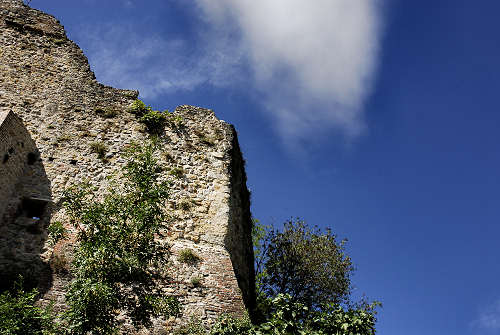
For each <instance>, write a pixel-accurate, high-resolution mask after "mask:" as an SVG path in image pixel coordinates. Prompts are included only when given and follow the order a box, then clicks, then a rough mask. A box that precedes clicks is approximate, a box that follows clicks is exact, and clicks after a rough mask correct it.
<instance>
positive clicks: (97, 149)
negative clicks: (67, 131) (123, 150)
mask: <svg viewBox="0 0 500 335" xmlns="http://www.w3.org/2000/svg"><path fill="white" fill-rule="evenodd" d="M90 149H91V150H92V152H94V153H96V154H97V158H99V159H104V157H105V156H106V153H107V152H108V147H107V146H106V144H104V143H101V142H92V143H90Z"/></svg>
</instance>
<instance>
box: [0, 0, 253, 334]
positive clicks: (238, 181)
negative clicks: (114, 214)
mask: <svg viewBox="0 0 500 335" xmlns="http://www.w3.org/2000/svg"><path fill="white" fill-rule="evenodd" d="M0 74H1V75H0V182H1V183H2V185H1V186H0V229H1V230H2V231H1V232H0V267H1V266H2V264H3V265H4V266H5V265H6V264H8V263H12V262H17V263H18V264H28V265H27V266H29V264H38V265H37V266H38V268H36V270H37V271H38V272H39V273H43V274H45V275H44V276H40V277H39V278H40V281H41V283H39V286H41V287H42V286H43V285H45V289H44V290H43V291H44V292H45V294H44V297H43V299H44V300H45V301H48V300H51V301H55V302H56V307H58V308H64V290H65V285H66V284H67V282H68V281H69V280H70V277H69V276H68V275H67V274H66V273H64V271H60V269H55V268H54V266H53V264H52V262H53V260H54V258H55V257H60V258H66V259H67V260H68V261H69V259H70V258H71V242H64V243H59V244H58V245H56V246H54V247H53V246H50V245H48V243H46V239H47V232H46V227H47V226H48V224H49V222H50V221H54V220H58V221H62V222H64V223H65V224H66V226H67V228H70V227H69V226H68V223H67V220H66V218H65V215H64V211H63V210H62V209H61V208H60V199H61V194H62V191H63V190H64V189H65V188H67V187H70V186H72V185H74V184H76V183H79V182H83V181H90V182H91V183H92V184H94V185H95V186H97V187H98V188H99V189H100V190H101V191H104V190H105V189H106V188H107V187H108V181H107V179H106V177H107V176H109V175H112V174H116V173H119V171H120V170H121V167H122V166H123V164H124V159H123V157H122V153H123V151H124V150H125V149H126V148H127V146H128V145H130V143H132V142H139V143H140V142H143V141H145V140H146V139H147V137H148V134H147V133H146V132H145V129H144V127H143V126H142V125H141V124H140V123H138V122H137V120H136V119H135V117H134V115H132V114H130V113H128V112H127V108H128V107H129V105H130V104H131V103H132V102H133V101H134V100H135V99H136V98H137V95H138V92H137V91H131V90H119V89H114V88H111V87H107V86H104V85H102V84H100V83H98V82H97V81H96V80H95V76H94V74H93V73H92V71H91V70H90V67H89V64H88V61H87V58H86V57H85V56H84V54H83V52H82V51H81V50H80V49H79V48H78V46H77V45H76V44H75V43H73V42H72V41H70V40H68V39H67V38H66V35H65V32H64V28H63V27H62V26H61V25H60V24H59V22H58V21H57V20H56V19H55V18H53V17H52V16H50V15H47V14H44V13H42V12H40V11H37V10H34V9H31V8H29V7H27V6H25V5H23V4H22V1H17V0H1V1H0ZM174 113H175V114H177V115H180V116H181V117H182V119H183V124H184V127H183V128H182V129H178V128H175V127H173V128H168V127H167V129H166V130H165V133H164V134H162V136H161V139H160V141H161V146H162V154H161V155H160V156H159V158H160V161H161V165H162V166H163V167H164V168H165V170H166V171H168V170H169V169H172V168H180V169H182V170H183V172H184V173H183V176H182V177H180V178H175V177H173V176H171V175H169V174H168V173H165V175H164V177H165V178H169V179H170V180H171V181H172V193H171V200H170V201H169V203H168V204H167V206H168V208H169V209H170V212H171V214H172V216H173V217H174V218H175V219H174V222H173V226H172V228H171V230H170V232H169V235H170V239H169V241H168V242H169V243H170V244H171V245H172V252H173V256H172V257H171V263H172V270H171V271H170V276H171V278H172V280H167V279H165V281H164V282H162V283H161V285H162V290H163V291H164V292H165V293H168V294H174V295H176V296H178V297H179V299H180V300H181V301H182V303H183V305H184V312H185V316H184V317H185V318H189V315H197V316H199V317H201V318H202V319H204V320H213V319H214V318H215V317H216V316H217V315H218V314H219V313H221V312H231V313H236V314H241V313H242V312H243V310H244V302H245V303H246V304H247V306H248V307H250V308H251V307H252V306H253V303H254V299H255V297H254V287H253V253H252V244H251V235H250V230H251V220H250V210H249V194H248V191H247V188H246V176H245V171H244V162H243V159H242V156H241V152H240V149H239V145H238V141H237V137H236V132H235V130H234V128H233V127H232V126H231V125H229V124H227V123H225V122H223V121H220V120H218V119H217V118H216V116H215V114H214V113H213V112H212V111H211V110H208V109H203V108H198V107H192V106H180V107H178V108H177V109H176V111H175V112H174ZM18 142H24V143H25V147H24V148H20V144H17V143H18ZM93 142H97V143H101V144H103V145H105V146H106V148H107V152H106V156H105V159H99V158H98V157H97V154H96V153H93V152H92V149H91V146H90V144H91V143H93ZM11 147H15V155H14V154H9V150H10V148H11ZM29 153H34V154H35V155H36V161H35V162H34V163H33V164H28V154H29ZM4 154H8V155H10V156H9V158H8V161H7V162H6V164H3V165H2V159H3V158H4ZM7 163H8V164H7ZM30 163H32V162H31V161H30ZM23 199H35V201H37V199H38V200H43V201H46V202H47V206H46V208H45V209H44V213H43V215H42V217H40V218H38V217H37V218H35V219H33V217H31V218H30V217H28V216H27V215H26V213H25V212H26V210H25V209H23V208H22V206H23V203H22V202H23ZM26 206H27V205H26ZM23 211H24V212H23ZM23 213H24V214H23ZM70 241H71V240H70ZM186 248H189V249H193V250H194V251H195V252H196V253H197V254H198V255H199V256H200V258H201V262H199V263H198V264H197V265H186V264H181V263H179V262H178V261H177V258H176V253H177V252H178V251H179V250H183V249H186ZM22 262H25V263H22ZM23 266H24V265H23ZM47 269H48V270H47ZM0 271H1V269H0ZM47 271H48V272H47ZM0 273H3V272H0ZM47 273H48V274H47ZM195 277H196V278H198V279H199V282H200V285H197V286H195V285H193V284H192V282H193V278H195ZM5 278H6V277H5V276H4V279H5ZM165 323H167V320H162V319H159V320H156V321H155V332H159V331H161V330H162V329H165ZM125 328H126V327H125Z"/></svg>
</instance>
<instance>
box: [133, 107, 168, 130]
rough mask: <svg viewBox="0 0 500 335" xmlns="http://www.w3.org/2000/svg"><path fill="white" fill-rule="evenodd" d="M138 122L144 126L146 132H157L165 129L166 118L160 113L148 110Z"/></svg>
mask: <svg viewBox="0 0 500 335" xmlns="http://www.w3.org/2000/svg"><path fill="white" fill-rule="evenodd" d="M139 122H141V123H143V124H145V125H146V128H147V129H148V131H150V132H159V131H161V130H163V128H164V127H165V124H166V123H167V117H166V116H165V114H164V113H162V112H160V111H154V110H150V111H148V112H147V113H145V114H144V115H143V116H142V117H141V118H140V119H139Z"/></svg>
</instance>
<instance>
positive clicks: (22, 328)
mask: <svg viewBox="0 0 500 335" xmlns="http://www.w3.org/2000/svg"><path fill="white" fill-rule="evenodd" d="M37 296H38V291H37V290H36V289H33V290H31V291H29V292H26V291H25V290H24V289H23V287H22V279H21V280H18V281H17V282H16V283H15V285H14V289H13V292H9V291H5V292H3V293H2V294H0V334H5V335H51V334H58V331H57V325H56V323H55V322H54V316H53V314H52V311H51V309H50V308H42V307H38V306H35V301H36V298H37Z"/></svg>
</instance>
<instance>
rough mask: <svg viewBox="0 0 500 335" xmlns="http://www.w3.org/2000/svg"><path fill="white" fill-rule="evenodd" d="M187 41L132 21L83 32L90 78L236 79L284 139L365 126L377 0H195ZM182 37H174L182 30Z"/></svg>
mask: <svg viewBox="0 0 500 335" xmlns="http://www.w3.org/2000/svg"><path fill="white" fill-rule="evenodd" d="M196 3H197V7H196V9H194V10H193V11H192V13H193V15H198V16H199V17H200V18H202V22H201V23H200V24H199V27H198V28H199V34H198V36H197V40H196V41H192V40H190V39H187V38H186V39H177V40H169V39H168V38H167V37H163V36H158V35H156V36H155V35H153V36H146V37H145V36H138V35H137V33H136V32H135V31H134V30H133V27H130V28H127V27H124V26H119V27H118V26H114V27H104V28H103V29H101V30H99V31H93V32H90V33H88V34H87V35H88V36H87V37H86V38H87V39H90V40H91V41H92V43H90V50H89V51H88V55H89V60H90V62H91V64H92V67H93V69H94V71H95V72H96V75H97V77H98V79H99V80H101V81H103V82H105V83H107V84H111V85H113V86H118V87H125V88H138V89H139V90H140V92H141V95H142V96H143V97H145V98H152V97H155V96H158V95H161V94H164V93H172V92H174V91H176V90H192V89H196V88H197V87H199V85H202V84H209V85H213V86H217V87H242V86H243V85H238V84H242V83H244V84H245V85H244V86H245V89H246V90H248V91H251V92H253V93H255V95H256V96H258V97H259V99H261V102H262V109H263V111H265V112H266V113H267V115H268V116H269V117H271V118H272V119H273V120H274V121H275V122H274V124H276V127H277V130H278V131H279V132H280V134H281V135H282V137H283V138H284V139H290V138H293V139H296V140H299V141H300V140H303V139H307V138H309V137H311V135H312V134H315V135H317V134H320V133H326V131H329V130H332V129H336V130H338V131H340V132H341V133H343V134H344V135H347V137H348V138H353V137H356V136H357V135H359V134H360V133H362V131H363V129H364V126H365V125H364V121H363V106H364V103H365V101H366V98H367V96H368V94H369V93H370V90H371V88H372V81H373V77H374V74H375V72H376V68H377V54H378V45H379V39H380V37H379V35H380V13H379V9H378V7H377V3H378V1H376V0H373V1H372V0H370V1H366V0H315V1H303V0H273V1H267V0H252V1H250V0H240V1H233V0H219V1H212V0H196ZM181 38H182V37H181Z"/></svg>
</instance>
